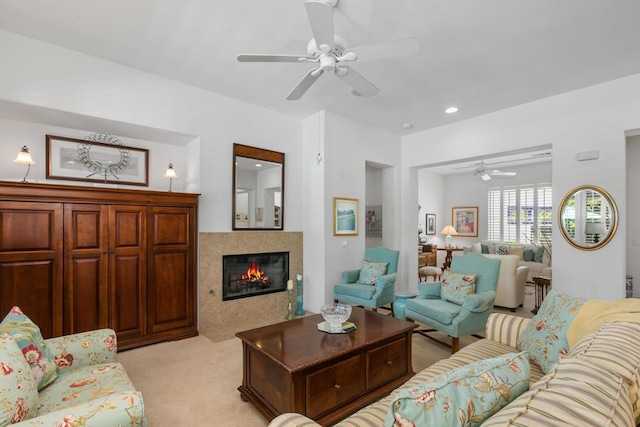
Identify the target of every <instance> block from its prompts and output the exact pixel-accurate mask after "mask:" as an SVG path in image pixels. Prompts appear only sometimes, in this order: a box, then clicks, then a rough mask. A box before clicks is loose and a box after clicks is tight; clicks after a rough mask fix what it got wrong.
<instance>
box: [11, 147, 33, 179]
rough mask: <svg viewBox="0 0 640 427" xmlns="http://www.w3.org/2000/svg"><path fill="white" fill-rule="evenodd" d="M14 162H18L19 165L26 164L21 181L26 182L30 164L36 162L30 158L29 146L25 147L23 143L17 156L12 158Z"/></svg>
mask: <svg viewBox="0 0 640 427" xmlns="http://www.w3.org/2000/svg"><path fill="white" fill-rule="evenodd" d="M14 162H15V163H19V164H21V165H27V173H26V174H24V178H22V183H23V184H26V183H27V175H29V171H30V170H31V165H35V164H36V162H34V161H33V159H32V158H31V153H29V148H27V146H26V145H24V146H23V147H22V148H21V149H20V152H19V153H18V157H16V158H15V159H14Z"/></svg>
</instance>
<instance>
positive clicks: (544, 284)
mask: <svg viewBox="0 0 640 427" xmlns="http://www.w3.org/2000/svg"><path fill="white" fill-rule="evenodd" d="M533 283H534V284H535V287H536V289H535V292H536V306H535V307H534V308H533V310H531V312H532V313H533V314H537V313H538V309H539V308H540V306H541V305H542V301H543V300H544V297H545V296H546V295H547V293H548V292H549V288H551V277H549V276H533Z"/></svg>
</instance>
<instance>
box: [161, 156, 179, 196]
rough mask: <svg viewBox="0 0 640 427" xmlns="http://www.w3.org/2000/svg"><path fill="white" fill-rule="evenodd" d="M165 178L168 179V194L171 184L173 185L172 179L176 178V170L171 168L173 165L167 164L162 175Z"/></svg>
mask: <svg viewBox="0 0 640 427" xmlns="http://www.w3.org/2000/svg"><path fill="white" fill-rule="evenodd" d="M164 177H165V178H169V192H171V184H172V183H173V178H177V177H178V175H176V170H175V169H174V168H173V163H169V167H168V168H167V171H166V172H165V173H164Z"/></svg>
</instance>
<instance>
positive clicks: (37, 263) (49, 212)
mask: <svg viewBox="0 0 640 427" xmlns="http://www.w3.org/2000/svg"><path fill="white" fill-rule="evenodd" d="M62 221H63V215H62V205H61V204H60V203H38V202H4V201H3V202H0V316H4V315H5V314H6V313H7V312H8V311H9V310H10V309H11V307H13V306H14V305H17V306H19V307H20V308H21V309H22V311H23V312H24V313H25V314H26V315H27V316H29V317H30V318H31V319H32V320H33V321H34V322H35V323H36V324H37V325H38V326H39V327H40V330H41V331H42V335H43V336H44V337H45V338H51V337H53V336H58V335H61V334H62V313H63V310H62V295H63V294H62V277H63V276H62V275H63V258H62Z"/></svg>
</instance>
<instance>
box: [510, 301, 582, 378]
mask: <svg viewBox="0 0 640 427" xmlns="http://www.w3.org/2000/svg"><path fill="white" fill-rule="evenodd" d="M584 302H585V300H584V299H582V298H577V297H572V296H569V295H564V294H561V293H559V292H558V291H556V290H555V289H552V290H551V291H550V292H549V294H548V295H547V296H546V297H545V299H544V301H543V302H542V305H541V306H540V309H539V310H538V313H537V314H536V315H535V316H534V317H533V319H531V322H529V324H528V325H527V327H526V328H525V329H524V331H522V333H521V334H520V336H519V337H518V344H517V346H518V350H523V351H527V352H529V357H530V359H531V361H532V362H534V363H535V364H537V365H538V366H540V368H541V369H542V372H544V373H545V374H546V373H547V372H549V369H551V368H552V367H553V365H555V364H556V363H558V361H559V360H560V359H562V358H563V357H565V356H566V355H567V353H569V343H568V342H567V330H568V329H569V326H571V322H572V321H573V318H574V317H576V314H578V310H579V309H580V307H582V304H584Z"/></svg>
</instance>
